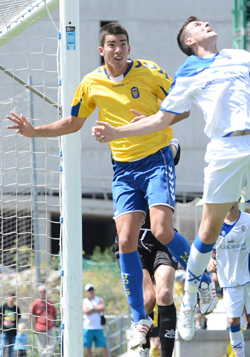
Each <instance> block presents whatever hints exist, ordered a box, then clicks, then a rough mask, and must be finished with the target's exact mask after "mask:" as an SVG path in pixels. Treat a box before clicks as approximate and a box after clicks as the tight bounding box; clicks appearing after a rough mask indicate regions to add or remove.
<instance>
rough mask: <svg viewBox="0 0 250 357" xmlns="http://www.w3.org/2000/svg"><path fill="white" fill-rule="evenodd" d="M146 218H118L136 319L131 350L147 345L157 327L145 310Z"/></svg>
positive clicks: (124, 268)
mask: <svg viewBox="0 0 250 357" xmlns="http://www.w3.org/2000/svg"><path fill="white" fill-rule="evenodd" d="M143 219H144V213H143V212H131V213H126V214H123V215H121V216H119V217H118V218H117V219H116V229H117V233H118V236H119V257H120V268H121V277H122V283H123V287H124V290H125V294H126V297H127V300H128V303H129V305H130V307H131V310H132V314H133V320H134V321H133V323H132V326H131V338H130V348H131V349H135V348H137V347H139V346H141V345H142V344H144V343H145V342H146V335H147V333H148V331H149V330H150V328H151V326H152V325H153V321H152V320H151V318H150V317H148V316H147V314H146V312H145V309H144V301H143V285H142V281H143V273H142V266H141V262H140V258H139V255H138V251H137V244H138V237H139V232H140V228H141V225H142V222H143Z"/></svg>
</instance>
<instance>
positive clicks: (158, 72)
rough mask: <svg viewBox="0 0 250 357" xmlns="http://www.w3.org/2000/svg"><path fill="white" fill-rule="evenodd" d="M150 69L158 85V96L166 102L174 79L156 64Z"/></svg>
mask: <svg viewBox="0 0 250 357" xmlns="http://www.w3.org/2000/svg"><path fill="white" fill-rule="evenodd" d="M150 68H151V71H152V74H153V76H154V81H155V84H156V87H155V90H156V95H157V97H158V98H159V99H160V100H164V99H165V98H166V97H167V96H168V93H169V90H170V87H171V84H172V82H173V79H172V77H170V75H169V74H167V72H165V71H164V70H163V69H162V68H160V67H159V66H158V65H157V64H156V63H154V62H152V63H151V64H150Z"/></svg>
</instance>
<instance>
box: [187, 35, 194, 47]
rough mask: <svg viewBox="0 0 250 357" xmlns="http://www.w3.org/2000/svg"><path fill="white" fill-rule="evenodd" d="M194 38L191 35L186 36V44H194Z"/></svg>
mask: <svg viewBox="0 0 250 357" xmlns="http://www.w3.org/2000/svg"><path fill="white" fill-rule="evenodd" d="M194 42H195V41H194V40H193V39H192V37H188V38H187V39H186V41H185V43H186V45H187V46H192V45H193V44H194Z"/></svg>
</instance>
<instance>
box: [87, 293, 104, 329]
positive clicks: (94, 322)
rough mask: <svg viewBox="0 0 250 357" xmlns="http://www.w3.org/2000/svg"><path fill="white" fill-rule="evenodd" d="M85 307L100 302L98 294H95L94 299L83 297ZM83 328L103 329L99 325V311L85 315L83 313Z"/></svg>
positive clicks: (90, 306)
mask: <svg viewBox="0 0 250 357" xmlns="http://www.w3.org/2000/svg"><path fill="white" fill-rule="evenodd" d="M83 301H84V303H85V304H86V306H87V307H89V308H92V307H93V306H97V305H99V304H100V302H101V300H100V298H99V296H95V297H94V299H92V300H89V299H88V298H85V299H83ZM83 329H84V330H97V329H99V330H100V329H103V327H102V325H101V315H100V313H99V312H94V313H93V314H90V315H86V314H83Z"/></svg>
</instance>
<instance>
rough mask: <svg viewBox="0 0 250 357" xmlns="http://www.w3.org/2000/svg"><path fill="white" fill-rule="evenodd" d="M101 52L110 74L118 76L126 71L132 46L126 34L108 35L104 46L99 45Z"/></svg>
mask: <svg viewBox="0 0 250 357" xmlns="http://www.w3.org/2000/svg"><path fill="white" fill-rule="evenodd" d="M99 53H100V55H101V56H103V57H104V61H105V64H106V66H107V72H108V74H109V75H111V76H112V77H117V76H120V75H122V74H123V73H124V72H125V71H126V69H127V67H128V65H127V58H128V54H129V53H130V46H129V44H128V42H127V39H126V36H125V35H106V37H105V43H104V46H103V47H99Z"/></svg>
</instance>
